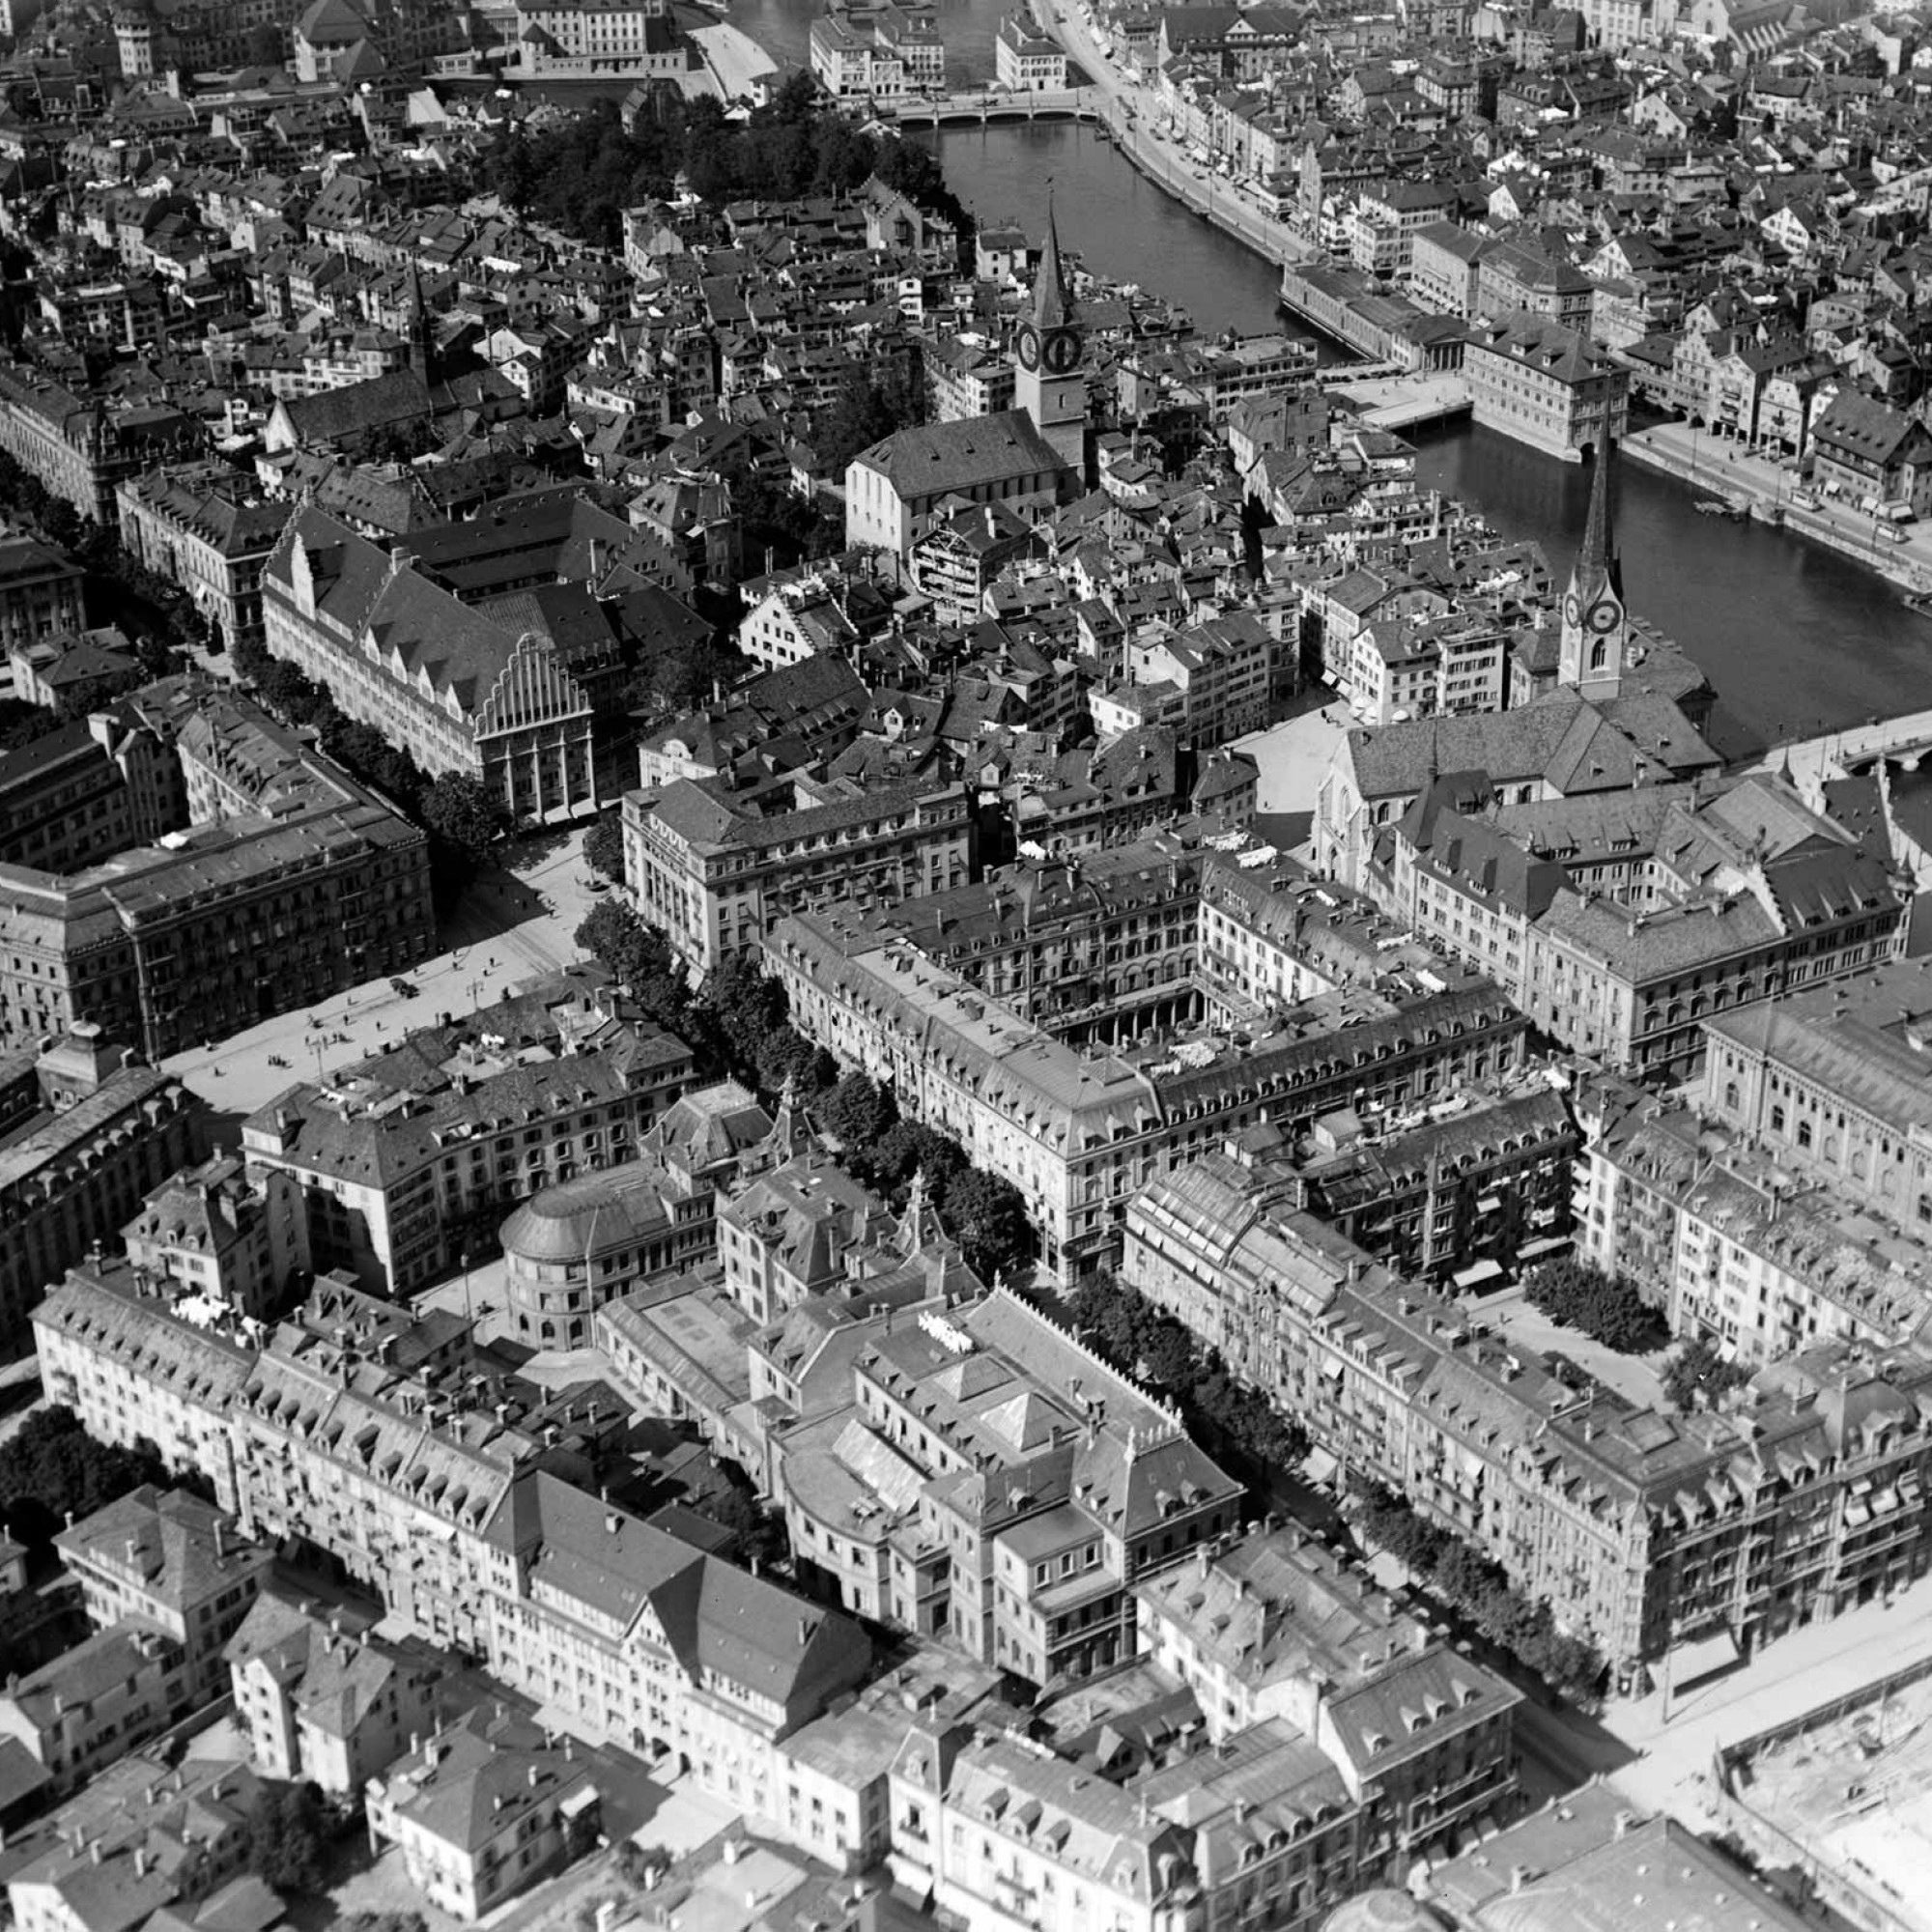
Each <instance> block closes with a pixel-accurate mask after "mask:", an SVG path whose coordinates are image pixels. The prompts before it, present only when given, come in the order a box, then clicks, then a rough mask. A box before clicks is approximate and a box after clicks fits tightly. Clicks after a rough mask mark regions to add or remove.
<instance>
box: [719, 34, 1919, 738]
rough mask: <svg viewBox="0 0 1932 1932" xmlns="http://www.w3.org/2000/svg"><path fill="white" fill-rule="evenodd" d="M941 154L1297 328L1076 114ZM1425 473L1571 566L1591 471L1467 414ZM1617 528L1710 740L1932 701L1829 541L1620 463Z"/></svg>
mask: <svg viewBox="0 0 1932 1932" xmlns="http://www.w3.org/2000/svg"><path fill="white" fill-rule="evenodd" d="M1009 4H1010V0H939V17H940V26H941V31H942V32H943V33H944V34H945V35H946V38H947V47H948V64H949V71H950V74H951V77H952V78H953V79H954V80H956V81H957V82H959V83H960V84H962V85H966V84H971V83H974V82H977V81H980V80H984V79H986V78H988V77H989V76H990V74H991V71H992V43H993V36H994V34H995V33H996V32H997V31H998V28H999V23H1000V20H1001V18H1002V17H1003V15H1004V14H1006V13H1007V12H1008V11H1009ZM815 11H816V8H815V6H813V5H812V4H811V0H738V4H737V5H735V6H733V8H732V10H731V15H730V17H731V18H732V20H733V21H734V22H735V23H736V24H737V25H738V26H740V27H742V28H743V29H744V30H745V31H746V32H747V33H749V34H750V35H752V37H753V39H754V40H756V41H758V42H759V43H761V44H762V45H764V46H765V47H766V48H767V49H768V50H769V51H771V52H772V53H774V54H775V55H778V56H780V57H781V58H782V59H786V60H791V61H796V62H798V63H800V64H804V63H805V61H806V58H807V54H806V40H807V35H808V33H809V32H810V19H811V15H812V14H813V13H814V12H815ZM938 153H939V156H940V159H941V161H942V162H943V163H944V165H945V168H946V174H947V179H948V181H949V182H951V184H952V187H953V189H954V191H955V192H956V193H957V194H958V195H959V197H960V198H961V200H963V201H964V202H965V203H966V204H967V206H968V207H970V208H971V209H972V210H973V212H974V213H976V214H977V215H978V216H979V217H980V219H981V220H982V221H999V220H1004V219H1008V218H1011V219H1014V220H1018V221H1021V222H1023V223H1025V224H1026V225H1027V226H1028V227H1029V228H1031V229H1037V228H1038V227H1040V226H1042V225H1043V223H1044V218H1045V213H1046V197H1047V191H1048V185H1049V184H1051V185H1052V191H1053V197H1054V206H1055V209H1056V211H1057V213H1058V217H1059V222H1060V232H1061V238H1062V240H1063V241H1065V243H1066V244H1067V245H1068V246H1069V247H1071V248H1074V249H1077V250H1078V251H1079V252H1080V254H1081V255H1082V257H1083V258H1084V259H1085V261H1086V262H1087V264H1088V266H1089V267H1091V268H1092V269H1094V270H1095V271H1096V272H1098V273H1101V274H1105V275H1109V276H1112V277H1114V278H1115V279H1117V280H1120V281H1126V282H1137V283H1139V284H1141V285H1142V286H1144V287H1146V288H1148V289H1151V290H1153V291H1155V292H1156V293H1158V294H1160V295H1163V296H1166V297H1168V298H1172V299H1174V300H1177V301H1179V302H1180V303H1182V304H1183V305H1184V306H1185V307H1186V308H1187V309H1188V311H1189V312H1190V313H1191V314H1192V316H1193V317H1194V321H1195V324H1196V327H1198V328H1199V329H1200V330H1201V332H1202V333H1204V334H1214V333H1218V332H1219V331H1220V330H1222V329H1225V328H1236V329H1241V330H1248V331H1254V330H1261V329H1267V328H1289V329H1291V331H1292V332H1293V333H1296V334H1302V333H1305V331H1303V330H1301V329H1300V328H1298V327H1294V326H1293V324H1292V323H1291V322H1290V319H1289V318H1288V317H1286V316H1285V315H1283V314H1282V313H1281V311H1280V310H1279V308H1278V307H1277V305H1276V287H1277V281H1278V277H1277V275H1276V273H1275V271H1274V270H1271V269H1270V268H1269V267H1268V266H1267V264H1265V263H1264V262H1263V261H1262V260H1261V258H1260V257H1259V256H1256V255H1254V254H1251V253H1250V252H1249V251H1248V250H1247V249H1246V248H1244V247H1242V246H1241V245H1240V244H1239V243H1238V242H1236V241H1234V240H1233V239H1232V238H1230V237H1229V236H1227V235H1224V234H1223V233H1222V232H1221V231H1220V230H1219V229H1217V228H1211V227H1209V226H1208V223H1207V222H1205V221H1203V220H1202V219H1200V218H1199V217H1198V216H1196V215H1193V214H1189V213H1187V212H1186V211H1185V210H1184V209H1182V208H1181V207H1180V206H1179V204H1178V203H1177V202H1174V201H1171V200H1169V199H1168V197H1167V196H1166V195H1164V194H1163V193H1161V191H1160V190H1159V189H1158V188H1157V187H1155V186H1154V185H1152V184H1151V183H1150V182H1148V181H1147V180H1145V179H1144V178H1143V177H1142V176H1141V175H1139V174H1138V173H1136V172H1135V170H1134V169H1133V168H1132V167H1130V166H1129V165H1128V164H1127V162H1126V161H1125V160H1124V159H1122V156H1121V155H1120V153H1119V151H1118V150H1116V149H1114V148H1112V147H1110V146H1108V145H1107V144H1106V143H1104V142H1101V141H1099V140H1097V139H1095V137H1094V134H1093V132H1092V130H1091V129H1087V128H1077V127H1073V126H1069V125H1067V124H1065V123H1060V124H1055V125H1042V126H1035V127H1026V126H1024V125H1020V126H1009V127H1000V128H954V129H949V130H947V131H946V132H945V133H943V134H941V135H940V136H939V138H938ZM1417 441H1418V450H1419V462H1418V470H1419V473H1420V474H1421V476H1422V477H1423V479H1424V480H1425V481H1427V482H1429V483H1431V484H1433V485H1435V487H1437V488H1439V489H1441V490H1443V491H1445V492H1446V493H1448V494H1449V495H1451V496H1454V497H1462V498H1463V499H1464V500H1466V501H1469V502H1473V503H1475V504H1478V505H1479V506H1480V507H1481V508H1482V509H1483V511H1484V512H1485V514H1486V515H1488V516H1489V518H1490V519H1491V521H1492V522H1493V523H1494V524H1495V525H1496V526H1498V527H1499V528H1500V529H1502V530H1504V531H1505V532H1507V533H1508V534H1509V535H1511V536H1521V537H1533V538H1534V539H1536V541H1538V542H1539V543H1541V544H1542V545H1543V547H1544V551H1545V554H1547V555H1548V558H1549V561H1550V563H1551V565H1552V566H1553V567H1554V568H1555V569H1556V570H1557V571H1558V572H1559V573H1563V572H1567V571H1568V569H1569V567H1570V560H1571V558H1572V556H1573V555H1574V554H1575V553H1576V548H1577V542H1578V540H1579V539H1580V537H1581V535H1582V529H1583V518H1584V513H1585V510H1586V509H1587V507H1588V498H1589V475H1588V471H1587V470H1585V469H1580V468H1578V467H1577V466H1574V465H1568V464H1562V463H1557V462H1554V461H1552V460H1551V459H1549V458H1548V457H1545V456H1541V455H1539V454H1537V453H1536V452H1535V451H1533V450H1530V449H1526V448H1524V447H1523V446H1522V445H1521V444H1520V443H1518V442H1513V441H1511V440H1509V439H1508V438H1506V437H1501V436H1497V435H1495V434H1494V433H1493V432H1492V431H1489V430H1478V429H1475V428H1473V427H1471V426H1470V425H1469V424H1467V423H1466V422H1464V423H1462V424H1459V425H1455V426H1451V427H1446V428H1442V429H1438V430H1435V431H1433V432H1429V431H1425V432H1422V433H1421V434H1420V435H1419V437H1418V439H1417ZM1622 479H1623V480H1622V488H1621V490H1620V492H1619V497H1620V502H1619V508H1618V535H1619V540H1620V546H1621V550H1622V554H1623V567H1624V589H1625V594H1626V595H1627V597H1628V598H1629V601H1630V605H1631V608H1632V609H1633V610H1634V611H1636V612H1638V614H1640V615H1641V616H1644V617H1647V618H1648V619H1649V620H1650V621H1651V622H1652V623H1653V624H1655V625H1656V626H1657V628H1658V629H1659V630H1661V631H1662V632H1664V633H1665V634H1666V635H1668V636H1670V637H1673V638H1675V639H1677V640H1678V641H1679V642H1680V643H1681V644H1682V645H1683V646H1684V647H1685V649H1686V650H1688V651H1689V652H1690V655H1691V657H1692V658H1693V659H1695V660H1696V662H1697V663H1698V665H1699V666H1701V667H1702V668H1703V670H1704V672H1705V674H1706V675H1707V676H1708V677H1709V678H1710V680H1711V682H1712V684H1713V685H1714V686H1715V687H1716V689H1717V692H1718V696H1719V707H1718V717H1717V723H1716V725H1715V726H1714V730H1713V736H1714V738H1715V739H1716V741H1717V744H1718V749H1719V750H1720V751H1722V752H1724V753H1727V754H1729V755H1733V756H1739V755H1743V754H1744V753H1748V752H1753V751H1756V750H1759V749H1761V748H1762V747H1763V746H1765V745H1767V744H1770V743H1775V742H1776V741H1777V740H1778V739H1780V738H1788V737H1802V736H1806V735H1809V734H1811V733H1813V732H1816V731H1820V730H1830V729H1834V728H1836V727H1838V726H1841V725H1852V724H1862V723H1863V722H1864V721H1865V720H1866V719H1867V718H1870V717H1873V716H1877V715H1881V714H1884V713H1887V712H1893V711H1903V710H1911V709H1918V708H1925V707H1932V621H1928V620H1927V619H1925V618H1922V617H1918V616H1915V615H1913V613H1912V612H1910V611H1907V610H1906V609H1905V608H1904V606H1903V604H1901V603H1900V601H1899V597H1898V593H1897V592H1896V591H1895V590H1893V589H1892V588H1891V587H1890V586H1889V585H1888V584H1886V583H1885V582H1883V581H1882V580H1880V579H1879V578H1878V577H1876V576H1875V575H1873V574H1872V573H1871V572H1869V571H1866V570H1863V569H1861V568H1860V567H1859V566H1858V565H1857V564H1855V563H1853V562H1851V561H1850V560H1848V559H1847V558H1845V557H1842V556H1839V555H1837V554H1835V553H1833V552H1831V551H1827V550H1821V549H1819V548H1818V547H1817V546H1815V545H1813V544H1807V543H1805V542H1804V540H1803V539H1801V538H1798V537H1792V536H1788V535H1785V534H1783V533H1782V532H1779V531H1775V530H1771V529H1768V528H1766V527H1765V526H1762V525H1757V524H1734V523H1729V522H1726V521H1723V520H1721V519H1719V518H1714V517H1699V516H1696V515H1694V514H1693V513H1692V511H1691V508H1690V505H1691V502H1692V500H1693V498H1694V497H1695V496H1696V495H1697V494H1698V493H1697V492H1695V491H1693V490H1692V489H1690V487H1689V486H1687V485H1685V484H1682V483H1678V482H1675V481H1673V480H1671V479H1670V478H1668V477H1663V476H1659V475H1657V474H1655V473H1654V472H1651V471H1648V470H1643V469H1637V468H1636V467H1635V466H1634V465H1632V464H1625V465H1624V466H1623V470H1622Z"/></svg>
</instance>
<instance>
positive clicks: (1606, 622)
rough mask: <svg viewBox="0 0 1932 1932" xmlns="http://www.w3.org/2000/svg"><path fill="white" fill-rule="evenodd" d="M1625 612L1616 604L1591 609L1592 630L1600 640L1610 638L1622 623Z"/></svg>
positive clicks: (1600, 605)
mask: <svg viewBox="0 0 1932 1932" xmlns="http://www.w3.org/2000/svg"><path fill="white" fill-rule="evenodd" d="M1622 617H1623V612H1622V611H1619V610H1618V609H1617V607H1616V606H1615V605H1614V604H1609V603H1604V604H1597V605H1593V606H1592V607H1591V611H1590V628H1591V630H1593V631H1595V632H1596V634H1597V635H1598V636H1599V637H1600V638H1605V637H1608V636H1609V634H1610V633H1611V632H1612V631H1614V630H1615V629H1616V628H1617V625H1618V624H1619V623H1620V622H1621V621H1622Z"/></svg>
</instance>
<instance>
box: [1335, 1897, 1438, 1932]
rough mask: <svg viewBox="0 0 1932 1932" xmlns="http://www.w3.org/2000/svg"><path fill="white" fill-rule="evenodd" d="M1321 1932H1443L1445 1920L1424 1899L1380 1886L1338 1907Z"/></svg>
mask: <svg viewBox="0 0 1932 1932" xmlns="http://www.w3.org/2000/svg"><path fill="white" fill-rule="evenodd" d="M1321 1932H1442V1920H1441V1919H1440V1918H1437V1917H1436V1915H1435V1913H1434V1912H1432V1911H1431V1910H1430V1909H1429V1907H1428V1906H1426V1905H1424V1904H1423V1903H1422V1901H1421V1900H1420V1899H1418V1898H1411V1897H1410V1896H1409V1895H1408V1893H1407V1892H1406V1891H1397V1890H1395V1889H1393V1888H1392V1887H1388V1886H1380V1887H1378V1888H1377V1889H1375V1890H1374V1891H1364V1892H1358V1893H1357V1894H1356V1895H1355V1896H1354V1897H1353V1898H1351V1899H1349V1900H1348V1901H1347V1902H1346V1903H1345V1904H1342V1905H1338V1906H1337V1907H1336V1908H1335V1910H1334V1911H1333V1912H1331V1913H1330V1914H1329V1915H1328V1917H1327V1918H1326V1919H1325V1920H1323V1922H1322V1926H1321Z"/></svg>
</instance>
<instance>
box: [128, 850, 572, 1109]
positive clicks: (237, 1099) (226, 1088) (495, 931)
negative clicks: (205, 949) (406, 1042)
mask: <svg viewBox="0 0 1932 1932" xmlns="http://www.w3.org/2000/svg"><path fill="white" fill-rule="evenodd" d="M582 845H583V834H582V831H572V832H569V833H567V834H564V835H561V837H560V838H559V837H557V836H554V835H553V836H551V837H548V838H540V839H534V840H530V841H527V842H526V844H525V845H524V846H522V847H511V848H510V849H509V851H508V853H507V855H506V857H507V863H506V864H504V865H503V866H501V867H493V868H492V869H491V870H489V871H487V872H484V873H483V874H481V875H480V876H479V877H478V878H477V879H476V880H475V881H474V882H473V883H472V884H471V885H470V887H469V891H468V892H467V893H466V894H465V895H464V896H463V898H462V899H461V901H459V903H458V904H457V906H456V907H455V909H454V911H453V912H452V914H451V915H450V917H449V918H448V919H447V920H445V921H444V923H443V929H442V939H443V941H444V951H443V952H440V953H438V954H437V955H436V956H435V957H434V958H433V959H427V960H424V961H423V963H422V964H421V965H419V966H415V967H412V968H411V970H410V972H409V973H408V974H407V975H406V976H402V977H406V978H407V980H408V982H409V983H410V985H412V987H413V988H414V989H415V990H414V991H413V992H412V993H410V994H407V995H405V994H401V993H398V992H397V991H396V990H395V989H394V988H393V987H392V986H391V985H390V984H389V982H388V980H387V978H386V977H385V978H383V979H379V980H368V981H366V982H365V983H364V984H362V985H360V986H355V987H352V988H351V989H350V990H349V991H348V992H346V993H333V994H331V995H330V996H329V997H328V998H327V999H326V1000H323V1001H320V1002H319V1003H318V1004H317V1005H315V1006H313V1007H308V1008H298V1009H295V1010H294V1011H292V1012H286V1013H280V1014H277V1015H276V1017H275V1018H273V1019H269V1020H264V1021H263V1022H262V1023H261V1024H260V1025H259V1026H255V1027H251V1028H249V1030H248V1031H247V1032H246V1033H240V1034H236V1035H234V1036H232V1037H229V1038H227V1039H224V1040H221V1041H218V1042H217V1043H215V1044H214V1045H213V1046H212V1047H196V1048H193V1049H191V1050H190V1051H188V1052H186V1053H178V1054H176V1055H175V1056H174V1057H173V1058H172V1059H171V1060H168V1061H166V1062H164V1063H163V1065H165V1066H166V1068H167V1070H168V1071H169V1072H170V1073H176V1074H179V1075H180V1076H181V1077H182V1078H183V1079H184V1080H185V1081H186V1082H187V1084H188V1085H189V1086H190V1087H192V1088H193V1089H194V1091H195V1092H196V1093H197V1094H201V1095H202V1096H203V1097H204V1098H205V1099H206V1100H207V1101H208V1102H209V1104H210V1105H211V1106H213V1107H214V1108H215V1109H216V1110H217V1111H219V1112H221V1113H223V1114H227V1115H230V1116H241V1115H246V1114H251V1113H253V1112H254V1111H255V1109H256V1108H258V1107H261V1106H264V1105H266V1104H267V1103H268V1102H269V1101H270V1100H272V1099H273V1098H274V1097H275V1095H276V1094H280V1093H282V1092H283V1091H284V1090H285V1089H287V1088H289V1087H291V1086H293V1085H295V1084H296V1082H298V1081H300V1080H315V1079H318V1078H320V1077H321V1076H322V1075H323V1074H324V1073H326V1072H327V1071H328V1070H329V1069H330V1068H331V1067H336V1066H342V1065H348V1064H350V1063H351V1062H354V1061H357V1060H361V1059H364V1058H366V1057H367V1056H368V1055H369V1054H372V1053H377V1052H380V1051H381V1050H382V1047H383V1045H384V1041H386V1040H392V1039H397V1038H400V1037H402V1036H403V1035H405V1034H407V1033H410V1032H411V1031H412V1030H413V1029H414V1028H417V1027H423V1026H430V1025H433V1024H434V1023H435V1022H436V1019H437V1016H438V1015H439V1014H440V1013H445V1012H447V1013H466V1012H473V1011H474V1010H475V1009H477V1008H478V1007H480V1006H487V1005H488V1004H489V1003H490V1002H491V1001H492V1000H496V999H498V998H500V997H501V996H502V994H503V993H504V992H506V991H508V990H509V989H510V988H511V987H513V986H516V985H518V984H520V983H521V982H522V981H524V980H529V979H533V978H535V977H537V976H539V975H541V974H544V973H551V972H554V971H555V970H556V969H557V968H558V967H560V966H565V965H568V964H569V963H570V961H571V960H572V959H574V958H575V957H576V956H577V947H576V944H575V941H574V938H573V935H574V934H575V932H576V930H577V928H578V926H579V925H580V924H581V923H582V921H583V919H584V917H585V915H586V914H587V913H588V912H589V910H590V908H591V907H592V906H594V905H596V904H597V903H599V900H600V897H601V896H604V895H598V894H595V893H593V892H592V891H591V890H590V876H591V875H590V874H589V872H588V871H587V869H586V867H584V864H583V856H582ZM277 1060H280V1061H282V1062H284V1063H286V1064H285V1065H279V1066H278V1065H275V1064H274V1062H275V1061H277Z"/></svg>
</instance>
